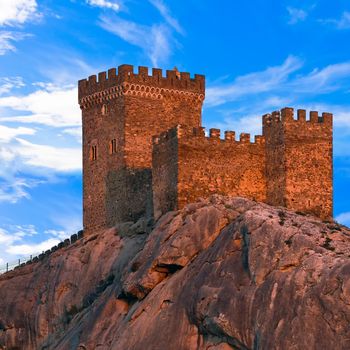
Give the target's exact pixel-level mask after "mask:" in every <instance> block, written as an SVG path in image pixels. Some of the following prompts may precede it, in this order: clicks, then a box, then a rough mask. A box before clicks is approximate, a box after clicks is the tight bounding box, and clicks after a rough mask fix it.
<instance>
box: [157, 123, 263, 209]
mask: <svg viewBox="0 0 350 350" xmlns="http://www.w3.org/2000/svg"><path fill="white" fill-rule="evenodd" d="M175 140H177V142H176V141H175ZM154 143H155V147H154V149H155V152H153V156H154V159H153V164H154V166H153V179H154V181H153V184H154V185H153V190H154V203H155V204H157V212H158V214H160V213H163V214H164V213H165V212H167V211H168V210H170V209H172V210H173V209H180V208H182V207H183V206H184V205H185V204H188V203H192V202H195V201H197V200H198V199H199V198H207V197H209V196H210V195H211V194H223V195H228V196H242V197H246V198H250V199H254V200H257V201H262V202H263V201H266V179H265V140H264V138H263V137H262V136H256V137H255V142H254V143H252V142H251V141H250V135H249V134H241V135H240V140H239V141H236V140H235V134H234V132H232V131H227V132H225V139H224V140H222V139H220V130H218V129H211V130H210V136H209V137H205V135H204V129H203V128H195V129H193V128H188V127H184V126H178V127H177V128H176V129H172V130H170V131H169V132H165V133H163V134H161V135H160V136H159V137H157V138H154ZM166 157H168V158H169V159H171V160H176V158H177V172H178V175H177V177H178V180H177V183H174V182H173V181H172V182H170V183H169V182H166V181H165V180H164V179H163V177H164V175H166V174H169V173H171V168H174V167H175V166H174V161H170V162H169V163H165V164H164V163H163V162H164V158H166ZM160 164H163V165H162V166H160ZM159 169H160V171H161V174H157V172H158V171H159ZM162 174H163V176H162ZM159 182H160V183H161V184H160V183H159ZM164 190H168V191H170V192H171V193H174V192H176V193H177V194H176V196H175V195H172V196H171V198H172V200H171V201H170V202H167V201H166V200H164ZM174 198H176V199H175V200H174Z"/></svg>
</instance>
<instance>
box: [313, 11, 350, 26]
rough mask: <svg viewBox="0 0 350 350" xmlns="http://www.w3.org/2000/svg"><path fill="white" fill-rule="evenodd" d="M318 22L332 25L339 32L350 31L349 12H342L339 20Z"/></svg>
mask: <svg viewBox="0 0 350 350" xmlns="http://www.w3.org/2000/svg"><path fill="white" fill-rule="evenodd" d="M319 22H320V23H323V24H330V25H333V26H335V27H336V28H337V29H340V30H342V29H350V12H348V11H344V12H343V13H342V15H341V17H340V18H326V19H320V20H319Z"/></svg>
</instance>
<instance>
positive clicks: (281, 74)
mask: <svg viewBox="0 0 350 350" xmlns="http://www.w3.org/2000/svg"><path fill="white" fill-rule="evenodd" d="M301 67H302V61H301V60H300V59H299V58H297V57H294V56H289V57H288V58H287V59H286V60H285V61H284V62H283V64H282V65H280V66H274V67H269V68H267V69H266V70H264V71H261V72H255V73H250V74H246V75H243V76H240V77H238V78H236V79H235V80H234V81H233V82H232V83H227V84H219V85H216V84H212V85H211V86H209V87H208V88H207V90H206V105H207V106H218V105H221V104H224V103H227V102H230V101H235V100H238V99H239V98H241V97H243V96H247V95H252V94H258V93H264V92H269V91H273V90H275V89H276V88H279V87H280V86H281V85H283V84H285V83H286V82H287V81H288V78H289V76H290V75H291V74H292V73H294V72H295V71H297V70H299V69H300V68H301Z"/></svg>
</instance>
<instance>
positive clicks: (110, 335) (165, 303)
mask: <svg viewBox="0 0 350 350" xmlns="http://www.w3.org/2000/svg"><path fill="white" fill-rule="evenodd" d="M349 257H350V230H349V229H347V228H345V227H342V226H340V225H338V224H336V223H334V222H322V221H320V220H318V219H316V218H314V217H311V216H305V215H302V213H299V214H297V213H293V212H290V211H287V210H285V209H283V208H274V207H270V206H268V205H265V204H261V203H256V202H253V201H249V200H246V199H242V198H224V197H219V196H213V197H212V198H210V199H209V200H206V201H204V200H203V201H200V202H198V203H195V204H190V205H188V206H187V207H185V208H184V209H183V210H181V211H177V212H170V213H168V214H166V215H165V216H163V217H162V218H161V219H160V220H158V222H157V223H156V224H155V226H154V227H153V228H150V227H149V226H147V222H145V221H144V220H140V221H139V222H138V223H136V224H132V223H125V224H122V225H119V226H118V227H117V228H115V229H110V230H106V231H102V232H96V233H95V234H94V235H89V236H87V237H84V238H83V239H81V240H78V241H77V242H75V243H74V244H72V245H70V246H68V247H65V248H63V249H60V250H58V251H56V252H54V253H52V254H51V255H50V256H48V257H46V258H45V259H44V260H42V261H39V262H37V263H35V264H31V265H27V266H24V267H22V268H20V269H17V270H16V271H12V272H10V273H7V274H5V275H2V276H0V349H6V350H8V349H21V350H22V349H28V350H30V349H60V350H62V349H63V350H64V349H67V350H68V349H69V350H71V349H87V350H90V349H91V350H92V349H101V350H102V349H115V350H127V349H130V350H164V349H167V350H187V349H188V350H204V349H206V350H209V349H210V350H228V349H268V350H270V349H283V350H285V349H303V350H304V349H349V348H350V327H349V322H350V258H349Z"/></svg>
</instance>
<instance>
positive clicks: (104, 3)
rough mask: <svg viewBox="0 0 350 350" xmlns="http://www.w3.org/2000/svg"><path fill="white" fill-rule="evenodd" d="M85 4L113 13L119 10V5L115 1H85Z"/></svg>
mask: <svg viewBox="0 0 350 350" xmlns="http://www.w3.org/2000/svg"><path fill="white" fill-rule="evenodd" d="M86 3H87V4H88V5H91V6H96V7H101V8H106V9H111V10H113V11H119V10H120V4H119V2H116V1H108V0H86Z"/></svg>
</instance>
